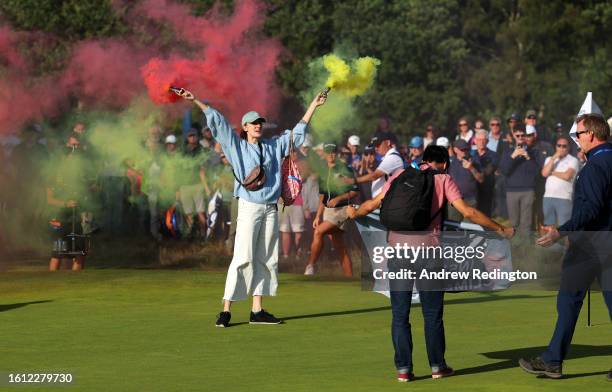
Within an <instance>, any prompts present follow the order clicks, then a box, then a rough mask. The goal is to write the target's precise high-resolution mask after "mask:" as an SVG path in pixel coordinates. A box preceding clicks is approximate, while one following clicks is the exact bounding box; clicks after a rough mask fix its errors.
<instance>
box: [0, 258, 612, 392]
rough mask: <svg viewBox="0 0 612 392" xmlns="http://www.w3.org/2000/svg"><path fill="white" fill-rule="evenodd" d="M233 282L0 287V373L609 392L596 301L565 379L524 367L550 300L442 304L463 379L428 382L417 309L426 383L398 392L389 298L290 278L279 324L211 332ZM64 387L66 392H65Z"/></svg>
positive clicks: (143, 275)
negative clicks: (228, 285) (533, 372)
mask: <svg viewBox="0 0 612 392" xmlns="http://www.w3.org/2000/svg"><path fill="white" fill-rule="evenodd" d="M224 278H225V275H224V273H223V272H216V271H212V272H211V271H203V270H130V269H106V270H105V269H100V270H95V269H89V270H85V271H81V272H78V273H73V272H69V271H60V272H57V273H49V272H43V271H21V272H6V273H3V274H2V275H0V293H2V294H1V297H0V298H1V299H0V336H1V339H0V342H1V343H0V373H2V374H3V378H4V379H6V377H7V373H10V372H15V373H28V372H39V373H40V372H44V373H49V372H52V373H58V372H59V373H71V374H72V375H73V378H74V381H73V384H72V385H71V386H58V385H21V386H9V385H8V384H6V381H5V380H3V381H2V382H3V383H4V384H0V389H3V390H15V391H25V390H32V391H40V390H45V391H47V390H70V391H164V392H165V391H219V392H221V391H249V392H253V391H319V390H320V391H352V392H354V391H381V390H399V389H403V388H410V389H411V390H415V391H421V390H422V391H429V390H432V391H433V390H449V391H530V390H538V391H553V390H554V391H556V390H564V391H574V390H578V389H583V390H589V391H595V390H609V389H610V387H612V384H611V383H609V382H606V380H605V374H606V373H607V371H608V370H609V369H610V367H612V345H611V344H610V343H611V342H610V332H611V331H610V320H609V318H608V315H607V310H606V308H605V306H604V304H603V299H602V298H601V295H599V293H594V294H593V313H592V318H593V324H594V325H593V326H591V327H587V326H586V309H585V310H584V311H583V312H582V315H581V319H580V320H579V322H578V326H577V328H576V333H575V336H574V345H573V346H572V350H571V353H570V358H569V359H568V360H567V361H566V362H565V364H564V373H565V374H566V376H565V379H562V380H549V379H538V378H536V377H535V376H532V375H528V374H525V373H523V372H522V371H521V370H520V369H519V368H518V367H517V359H518V358H519V357H521V356H535V355H537V354H538V353H539V352H540V351H541V350H542V348H543V346H545V345H546V344H547V343H548V340H549V338H550V336H551V333H552V330H553V327H554V322H555V318H556V310H555V293H554V292H547V291H521V290H517V289H513V290H507V291H504V292H497V293H460V294H447V296H446V307H445V328H446V340H447V361H448V363H449V364H450V365H451V366H453V367H454V368H455V369H456V371H457V376H455V377H451V378H448V379H441V380H432V379H431V377H430V375H429V369H428V366H427V357H426V352H425V347H424V338H423V325H422V322H423V319H422V316H421V312H420V307H415V308H413V313H412V317H411V320H412V326H413V336H414V341H415V350H414V362H415V373H416V375H417V377H418V380H417V381H416V382H414V383H409V385H406V384H403V383H401V384H400V383H398V382H397V381H396V380H395V371H394V366H393V350H392V346H391V338H390V316H391V312H390V310H389V303H388V300H387V298H385V297H383V296H382V295H379V294H374V293H370V292H365V291H361V289H360V285H359V282H357V281H354V280H353V281H349V280H336V281H332V280H326V279H323V278H314V279H308V278H306V277H303V276H299V275H287V274H282V275H281V281H280V287H279V293H278V294H279V295H278V297H275V298H270V299H266V300H265V302H264V307H265V308H266V310H268V311H270V312H271V313H273V314H274V315H276V316H278V317H281V318H283V319H285V321H286V322H285V324H283V325H249V324H248V316H249V310H250V304H249V303H248V302H240V303H236V304H235V306H234V308H233V309H232V310H233V311H232V324H233V326H231V327H230V328H226V329H223V328H215V326H214V321H215V317H216V315H217V313H218V312H219V310H220V307H221V302H220V301H221V295H222V293H223V283H224ZM64 388H68V389H64Z"/></svg>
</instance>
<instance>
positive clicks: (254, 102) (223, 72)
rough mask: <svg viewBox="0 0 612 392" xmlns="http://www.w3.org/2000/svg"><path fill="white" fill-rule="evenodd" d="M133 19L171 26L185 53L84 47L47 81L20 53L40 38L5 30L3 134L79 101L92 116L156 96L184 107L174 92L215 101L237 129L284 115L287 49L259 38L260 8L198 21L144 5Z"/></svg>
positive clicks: (93, 43)
mask: <svg viewBox="0 0 612 392" xmlns="http://www.w3.org/2000/svg"><path fill="white" fill-rule="evenodd" d="M116 1H117V2H118V3H121V1H120V0H116ZM132 12H133V13H134V14H133V15H131V16H130V15H128V16H127V17H126V18H125V19H126V20H127V21H128V22H129V23H131V24H134V26H136V24H137V23H142V21H143V19H142V18H143V16H144V18H149V19H153V20H156V21H157V22H161V23H166V24H167V25H170V26H171V27H172V29H173V30H174V33H175V38H174V42H173V44H174V45H173V46H174V47H175V48H177V49H175V50H174V52H173V53H170V54H169V55H167V54H166V53H164V52H162V50H161V49H160V47H156V46H155V43H156V41H155V40H154V41H153V44H148V45H147V46H146V47H144V45H142V44H137V43H135V42H136V40H130V37H127V38H126V37H122V39H120V40H119V39H116V40H113V39H105V40H87V41H81V42H79V43H78V44H77V45H76V46H74V47H72V48H71V51H70V58H69V59H67V61H66V64H67V65H66V67H65V68H64V69H63V70H62V71H61V72H58V73H55V74H53V75H50V76H45V77H40V76H37V75H36V74H35V72H34V70H33V67H31V66H29V65H28V61H27V59H26V58H24V57H23V56H22V54H21V53H20V52H19V51H18V50H17V49H16V48H17V47H19V44H25V45H26V46H27V42H28V40H32V39H33V37H34V39H37V38H36V37H35V36H34V35H33V34H32V33H15V32H13V31H11V30H10V29H9V28H7V27H4V28H0V133H7V132H14V131H17V130H19V128H20V127H21V126H22V125H24V124H25V123H27V122H29V121H40V120H42V119H44V118H48V117H53V116H56V115H58V114H60V113H61V112H62V111H64V110H67V109H69V103H70V102H73V101H71V98H75V99H78V100H79V101H80V102H81V103H82V104H84V105H85V106H86V107H89V108H100V109H121V108H123V107H125V106H127V105H129V103H130V102H131V101H132V99H134V98H135V97H136V96H138V95H140V94H143V93H145V91H147V88H148V92H149V95H150V97H151V99H152V100H153V101H154V102H156V103H171V102H176V101H177V98H178V97H175V96H174V95H171V94H169V93H168V92H167V87H169V86H170V85H171V84H177V85H180V86H183V87H186V88H189V89H191V90H192V91H193V92H194V93H195V94H196V95H197V96H198V97H201V98H203V99H208V100H210V101H211V104H213V105H214V106H216V107H219V108H220V109H221V110H223V111H224V113H226V114H227V115H228V117H229V118H230V119H231V120H233V121H236V122H237V120H238V119H239V118H240V116H241V115H242V113H243V112H245V111H247V110H257V111H260V112H262V113H266V115H268V116H270V115H275V114H276V113H275V112H276V109H277V105H278V102H279V95H280V94H279V91H278V89H277V87H276V86H275V83H274V70H275V68H276V66H277V64H278V56H279V54H280V52H281V50H282V47H281V44H280V43H279V41H277V40H274V39H270V38H265V37H262V36H261V35H260V34H259V31H258V29H259V28H260V27H261V25H262V23H263V21H264V17H263V16H264V15H263V13H264V9H263V8H262V6H261V4H260V3H258V2H256V1H255V0H244V1H238V2H237V3H236V6H235V12H234V14H233V15H232V16H231V17H229V18H228V17H223V16H221V14H220V13H219V12H218V9H216V8H214V9H213V10H212V11H211V12H209V13H208V14H207V15H206V16H204V17H195V16H192V15H191V14H190V8H189V7H187V6H185V5H181V4H177V3H173V2H169V1H166V0H143V1H142V2H141V3H140V5H139V6H137V7H135V8H134V9H133V10H132ZM134 26H133V27H134ZM134 30H139V31H141V30H140V29H138V28H135V29H134ZM34 34H38V35H40V33H34ZM132 41H134V42H132ZM160 45H161V44H160ZM165 45H166V47H167V46H168V43H167V42H166V43H165ZM185 47H188V48H190V49H184V48H185ZM178 48H182V49H178ZM145 84H146V87H145ZM168 109H170V108H168ZM174 109H175V108H172V111H174Z"/></svg>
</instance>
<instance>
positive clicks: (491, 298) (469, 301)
mask: <svg viewBox="0 0 612 392" xmlns="http://www.w3.org/2000/svg"><path fill="white" fill-rule="evenodd" d="M448 295H449V294H446V299H445V300H444V305H445V306H450V305H460V304H474V303H481V302H490V301H504V300H511V299H526V298H530V299H533V298H548V297H550V296H549V295H527V294H517V295H497V294H495V293H487V294H486V295H482V296H477V297H471V298H451V299H448ZM451 295H452V294H451ZM415 306H419V305H418V304H415ZM384 310H391V307H390V306H379V307H377V308H366V309H353V310H344V311H338V312H326V313H314V314H303V315H297V316H289V317H284V318H283V320H285V321H287V320H299V319H307V318H317V317H333V316H346V315H351V314H360V313H371V312H380V311H384Z"/></svg>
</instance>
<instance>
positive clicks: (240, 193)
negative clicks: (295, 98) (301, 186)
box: [182, 91, 327, 327]
mask: <svg viewBox="0 0 612 392" xmlns="http://www.w3.org/2000/svg"><path fill="white" fill-rule="evenodd" d="M182 96H183V98H185V99H187V100H191V101H193V102H194V103H195V104H196V105H198V106H199V107H200V108H201V109H202V111H203V112H204V116H205V117H206V122H207V123H208V127H209V128H210V130H211V131H212V134H213V137H214V138H215V139H216V140H217V141H218V142H219V143H220V144H221V147H222V148H223V152H224V153H225V156H226V158H227V159H228V161H229V162H230V164H231V166H232V168H233V171H234V176H235V177H236V181H234V197H237V198H238V199H239V200H238V220H237V226H236V239H235V242H234V255H233V258H232V262H231V264H230V266H229V269H228V272H227V278H226V282H225V293H224V295H223V311H222V312H221V313H220V314H219V316H218V318H217V322H216V326H217V327H227V326H228V325H229V321H230V318H231V313H230V308H231V304H232V302H234V301H238V300H243V299H246V298H247V297H248V296H252V297H253V306H252V310H251V315H250V323H251V324H280V323H281V322H282V321H281V320H279V319H278V318H276V317H274V316H273V315H272V314H270V313H268V312H266V311H265V310H263V308H262V297H263V296H264V295H270V296H273V295H276V288H277V286H278V277H277V275H278V242H279V241H278V237H279V234H278V233H279V228H278V213H277V204H276V203H277V201H278V198H279V197H280V194H281V170H280V169H281V162H282V160H283V158H285V157H286V156H287V155H289V144H290V132H291V131H289V130H286V131H285V132H283V133H282V134H281V135H280V136H278V137H273V138H271V139H263V137H262V136H263V124H264V123H265V121H266V120H265V118H263V117H261V116H260V115H259V114H258V113H257V112H254V111H250V112H247V113H246V114H245V115H244V116H243V117H242V121H241V126H242V131H241V135H240V136H238V134H237V133H235V132H234V131H233V130H232V127H231V126H230V124H229V122H228V121H227V119H226V118H225V117H224V116H223V115H222V114H221V113H219V112H218V111H216V110H215V109H213V108H212V107H210V106H209V105H208V104H206V103H203V102H201V101H200V100H198V99H196V98H195V97H194V96H193V94H191V93H190V92H188V91H184V92H183V93H182ZM326 99H327V96H326V94H325V93H321V94H319V95H317V96H316V97H315V98H314V100H313V101H312V103H311V104H310V106H309V107H308V110H306V113H305V114H304V116H303V117H302V120H301V121H300V122H298V123H297V124H296V125H295V127H294V128H293V143H294V145H295V146H296V147H299V146H300V145H301V144H302V143H303V141H304V136H305V134H306V127H307V125H308V123H309V122H310V119H311V118H312V115H313V114H314V112H315V110H316V109H317V107H319V106H321V105H323V104H324V103H325V101H326ZM260 165H261V167H262V169H263V171H264V172H265V181H264V182H263V184H262V186H260V187H259V188H258V189H256V190H247V189H246V187H245V186H244V185H243V184H244V182H245V179H246V178H247V176H248V175H249V173H251V172H252V170H253V169H255V168H256V167H257V166H260Z"/></svg>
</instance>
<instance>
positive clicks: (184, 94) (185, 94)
mask: <svg viewBox="0 0 612 392" xmlns="http://www.w3.org/2000/svg"><path fill="white" fill-rule="evenodd" d="M170 91H172V92H173V93H175V94H176V95H178V96H179V97H181V98H183V99H185V100H187V101H193V100H194V99H195V96H194V95H193V93H192V92H191V91H189V90H186V89H184V88H182V87H170Z"/></svg>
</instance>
